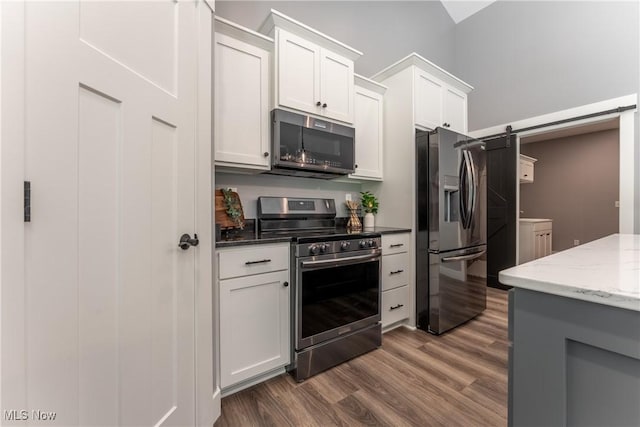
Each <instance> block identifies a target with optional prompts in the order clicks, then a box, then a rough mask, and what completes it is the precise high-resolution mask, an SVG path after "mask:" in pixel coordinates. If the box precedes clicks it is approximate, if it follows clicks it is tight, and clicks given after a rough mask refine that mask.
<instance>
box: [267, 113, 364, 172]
mask: <svg viewBox="0 0 640 427" xmlns="http://www.w3.org/2000/svg"><path fill="white" fill-rule="evenodd" d="M271 156H272V163H271V171H270V173H273V174H277V175H293V176H304V177H311V178H324V179H331V178H337V177H339V176H343V175H347V174H350V173H353V172H354V171H355V160H354V159H355V129H354V128H352V127H349V126H344V125H340V124H337V123H333V122H330V121H327V120H322V119H317V118H314V117H311V116H304V115H301V114H296V113H292V112H290V111H285V110H279V109H275V110H273V111H272V112H271Z"/></svg>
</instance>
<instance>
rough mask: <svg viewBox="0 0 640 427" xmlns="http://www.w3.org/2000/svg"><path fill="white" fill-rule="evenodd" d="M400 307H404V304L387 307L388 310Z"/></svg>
mask: <svg viewBox="0 0 640 427" xmlns="http://www.w3.org/2000/svg"><path fill="white" fill-rule="evenodd" d="M400 307H404V304H398V305H394V306H393V307H389V310H396V309H398V308H400Z"/></svg>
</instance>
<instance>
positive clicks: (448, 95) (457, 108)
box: [442, 86, 468, 134]
mask: <svg viewBox="0 0 640 427" xmlns="http://www.w3.org/2000/svg"><path fill="white" fill-rule="evenodd" d="M442 116H443V117H442V123H443V126H444V127H446V128H448V129H451V130H453V131H456V132H460V133H463V134H466V133H467V130H468V129H467V94H466V93H464V92H462V91H459V90H456V89H454V88H452V87H449V86H447V87H446V88H445V90H444V102H443V104H442Z"/></svg>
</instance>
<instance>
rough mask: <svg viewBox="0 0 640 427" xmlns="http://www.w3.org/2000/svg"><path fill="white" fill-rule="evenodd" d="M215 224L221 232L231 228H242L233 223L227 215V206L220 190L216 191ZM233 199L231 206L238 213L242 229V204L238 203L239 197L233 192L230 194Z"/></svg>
mask: <svg viewBox="0 0 640 427" xmlns="http://www.w3.org/2000/svg"><path fill="white" fill-rule="evenodd" d="M215 196H216V197H215V199H216V205H215V206H216V211H215V212H216V224H218V225H219V226H220V229H221V230H228V229H233V228H242V227H240V226H239V225H238V224H237V223H235V222H234V221H233V220H232V219H231V217H229V215H227V206H226V204H225V203H224V195H223V194H222V190H216V192H215ZM231 197H232V199H233V206H234V207H235V208H236V209H237V210H239V211H240V223H241V224H242V226H243V227H244V211H243V210H242V203H241V202H240V196H238V193H236V192H235V191H233V192H231Z"/></svg>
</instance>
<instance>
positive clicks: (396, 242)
mask: <svg viewBox="0 0 640 427" xmlns="http://www.w3.org/2000/svg"><path fill="white" fill-rule="evenodd" d="M410 240H411V234H409V233H402V234H385V235H383V236H382V255H391V254H396V253H400V252H407V251H408V250H409V242H410Z"/></svg>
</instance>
